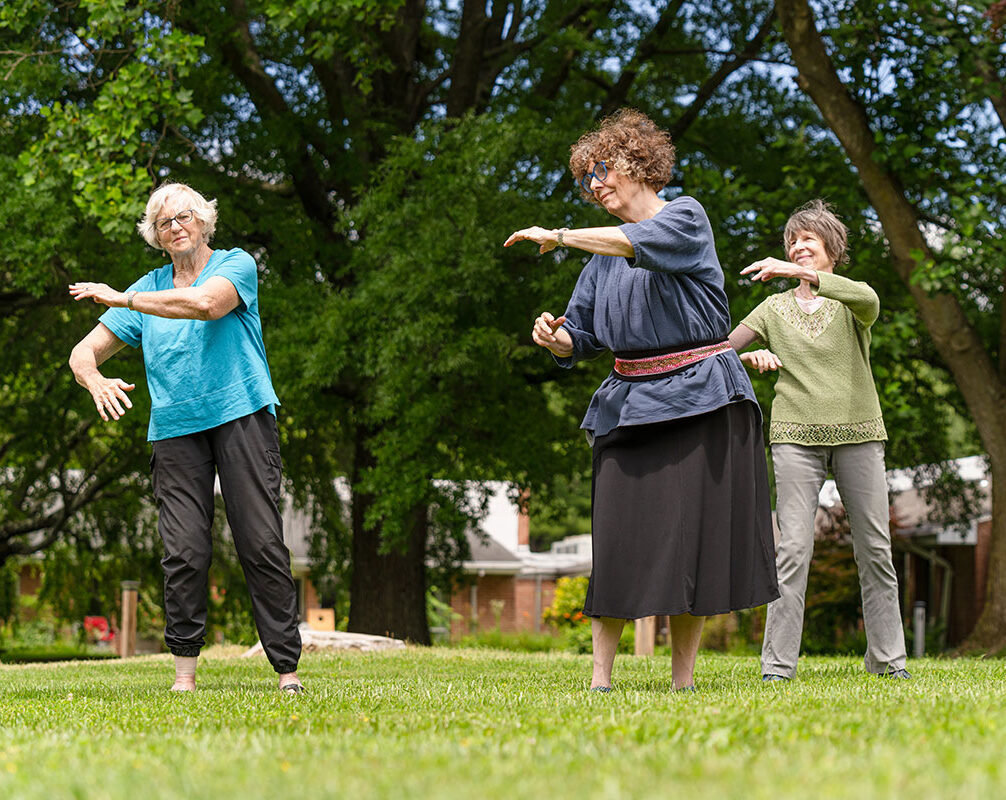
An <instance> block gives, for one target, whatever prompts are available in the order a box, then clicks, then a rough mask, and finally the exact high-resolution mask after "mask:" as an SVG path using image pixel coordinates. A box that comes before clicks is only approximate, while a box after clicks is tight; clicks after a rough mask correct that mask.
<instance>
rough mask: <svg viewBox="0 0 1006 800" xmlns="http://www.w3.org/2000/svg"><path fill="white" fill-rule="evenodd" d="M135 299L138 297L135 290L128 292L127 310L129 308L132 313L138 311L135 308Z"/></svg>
mask: <svg viewBox="0 0 1006 800" xmlns="http://www.w3.org/2000/svg"><path fill="white" fill-rule="evenodd" d="M134 297H136V291H135V290H134V291H132V292H126V308H128V309H129V310H131V311H135V310H136V309H135V308H133V298H134Z"/></svg>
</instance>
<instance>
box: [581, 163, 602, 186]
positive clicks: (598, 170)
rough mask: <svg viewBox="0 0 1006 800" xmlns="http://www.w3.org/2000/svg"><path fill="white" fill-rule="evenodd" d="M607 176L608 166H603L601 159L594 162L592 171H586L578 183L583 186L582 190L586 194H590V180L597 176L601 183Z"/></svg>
mask: <svg viewBox="0 0 1006 800" xmlns="http://www.w3.org/2000/svg"><path fill="white" fill-rule="evenodd" d="M607 177H608V168H607V167H606V166H604V162H603V161H598V162H597V163H596V164H594V171H593V172H588V173H587V174H586V175H584V176H583V177H582V178H580V185H581V186H582V187H583V191H585V192H586V193H587V194H592V193H593V190H592V189H591V188H590V182H591V181H592V180H594V178H597V179H598V180H599V181H600V182H601V183H604V179H605V178H607Z"/></svg>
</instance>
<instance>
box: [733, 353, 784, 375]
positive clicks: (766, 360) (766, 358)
mask: <svg viewBox="0 0 1006 800" xmlns="http://www.w3.org/2000/svg"><path fill="white" fill-rule="evenodd" d="M740 359H741V361H743V362H744V363H745V364H747V365H748V366H749V367H751V368H752V369H757V370H758V371H759V372H766V371H772V370H777V369H779V368H780V367H781V366H782V361H780V360H779V356H777V355H776V354H775V353H773V352H772V351H771V350H752V351H751V352H749V353H741V355H740Z"/></svg>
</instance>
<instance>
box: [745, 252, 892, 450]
mask: <svg viewBox="0 0 1006 800" xmlns="http://www.w3.org/2000/svg"><path fill="white" fill-rule="evenodd" d="M818 280H819V281H820V286H819V287H818V289H817V290H816V293H817V294H818V295H819V296H820V297H824V298H827V299H826V300H825V301H824V304H823V305H822V306H821V307H820V308H818V309H817V311H815V312H814V313H813V314H807V313H806V312H804V311H803V309H801V308H800V306H799V305H797V302H796V297H795V296H794V294H793V290H792V289H791V290H789V291H788V292H782V293H781V294H776V295H773V296H772V297H770V298H768V299H767V300H765V301H764V302H762V303H761V304H759V305H758V307H757V308H756V309H755V310H754V311H752V312H751V313H750V314H748V316H746V317H745V318H744V319H743V320H742V321H741V325H745V326H747V327H748V328H750V329H751V330H752V331H754V332H755V333H756V334H757V335H758V338H759V339H761V341H762V342H764V343H765V346H766V347H768V349H769V350H771V351H772V352H773V353H775V354H776V355H777V356H778V357H779V360H780V361H782V367H781V368H780V370H779V380H778V381H776V385H775V399H774V400H773V401H772V424H771V425H770V427H769V441H770V442H772V443H773V444H775V443H780V442H789V443H793V444H803V445H839V444H857V443H859V442H874V441H883V440H884V439H886V438H887V431H886V430H885V429H884V420H883V417H882V416H881V413H880V400H879V399H878V397H877V389H876V387H875V386H874V384H873V374H872V372H871V371H870V326H872V325H873V323H874V322H875V321H876V319H877V316H878V315H879V314H880V300H879V299H878V298H877V293H876V292H875V291H873V289H871V288H870V287H869V286H868V285H867V284H865V283H861V282H859V281H851V280H849V279H848V278H842V277H840V276H838V275H832V274H830V273H827V272H819V273H818Z"/></svg>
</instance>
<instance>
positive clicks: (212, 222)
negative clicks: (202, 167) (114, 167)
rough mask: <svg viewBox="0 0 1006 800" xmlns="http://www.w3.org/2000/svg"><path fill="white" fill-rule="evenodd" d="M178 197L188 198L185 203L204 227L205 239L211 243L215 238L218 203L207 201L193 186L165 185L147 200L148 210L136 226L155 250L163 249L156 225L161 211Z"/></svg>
mask: <svg viewBox="0 0 1006 800" xmlns="http://www.w3.org/2000/svg"><path fill="white" fill-rule="evenodd" d="M176 197H184V198H186V200H185V202H186V203H188V204H189V208H191V209H192V212H193V213H194V214H195V217H196V219H197V220H199V222H200V224H202V226H203V239H205V240H206V241H207V242H209V240H210V239H212V238H213V233H214V231H216V229H217V201H216V200H207V199H206V198H205V197H203V196H202V195H201V194H199V192H197V191H196V190H195V189H193V188H192V187H191V186H187V185H186V184H184V183H164V184H161V185H160V186H158V187H157V188H156V189H154V191H153V193H152V194H151V195H150V199H149V200H147V209H146V211H145V212H144V213H143V219H141V220H140V221H139V222H138V223H137V224H136V230H137V231H139V233H140V236H142V237H143V238H144V240H145V241H146V242H147V244H149V245H150V246H151V247H153V248H154V249H155V250H160V249H161V243H160V241H158V238H157V228H156V227H154V223H155V222H156V221H157V218H158V217H159V216H160V214H161V209H163V208H164V206H166V205H167V203H168V201H169V200H173V199H174V198H176Z"/></svg>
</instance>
